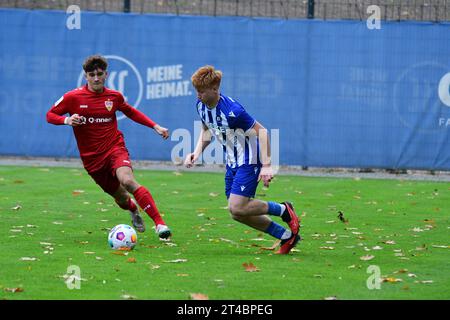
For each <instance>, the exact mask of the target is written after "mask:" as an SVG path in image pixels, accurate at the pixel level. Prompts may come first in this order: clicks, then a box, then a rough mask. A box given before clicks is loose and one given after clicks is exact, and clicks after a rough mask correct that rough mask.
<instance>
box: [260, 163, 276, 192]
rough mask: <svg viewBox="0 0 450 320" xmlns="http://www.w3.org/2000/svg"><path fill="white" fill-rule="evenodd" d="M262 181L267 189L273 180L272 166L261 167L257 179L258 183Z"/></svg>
mask: <svg viewBox="0 0 450 320" xmlns="http://www.w3.org/2000/svg"><path fill="white" fill-rule="evenodd" d="M261 179H262V181H263V183H264V187H266V188H267V187H269V183H270V182H271V181H272V179H273V170H272V166H270V165H269V166H263V167H262V168H261V171H260V173H259V177H258V181H260V180H261Z"/></svg>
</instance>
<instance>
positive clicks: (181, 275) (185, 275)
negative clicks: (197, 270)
mask: <svg viewBox="0 0 450 320" xmlns="http://www.w3.org/2000/svg"><path fill="white" fill-rule="evenodd" d="M177 277H189V275H188V274H187V273H177Z"/></svg>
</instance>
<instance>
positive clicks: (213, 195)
mask: <svg viewBox="0 0 450 320" xmlns="http://www.w3.org/2000/svg"><path fill="white" fill-rule="evenodd" d="M209 195H210V196H211V197H217V196H218V195H219V194H218V193H217V192H210V193H209Z"/></svg>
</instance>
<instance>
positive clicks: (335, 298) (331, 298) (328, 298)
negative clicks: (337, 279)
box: [323, 296, 338, 300]
mask: <svg viewBox="0 0 450 320" xmlns="http://www.w3.org/2000/svg"><path fill="white" fill-rule="evenodd" d="M337 299H338V298H337V297H336V296H332V297H325V298H323V300H337Z"/></svg>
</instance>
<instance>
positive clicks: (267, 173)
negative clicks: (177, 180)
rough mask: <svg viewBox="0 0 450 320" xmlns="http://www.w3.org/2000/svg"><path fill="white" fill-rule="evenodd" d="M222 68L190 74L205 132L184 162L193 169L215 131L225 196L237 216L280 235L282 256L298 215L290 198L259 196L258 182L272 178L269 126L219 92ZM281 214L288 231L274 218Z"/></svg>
mask: <svg viewBox="0 0 450 320" xmlns="http://www.w3.org/2000/svg"><path fill="white" fill-rule="evenodd" d="M221 80H222V72H221V71H219V70H216V69H215V68H214V67H213V66H203V67H201V68H199V69H198V70H197V71H195V73H194V74H193V75H192V77H191V81H192V84H193V86H194V88H195V90H196V91H197V97H198V100H197V105H196V109H197V112H198V114H199V116H200V118H201V120H202V130H201V133H200V137H199V139H198V142H197V145H196V147H195V150H194V152H193V153H190V154H188V155H187V157H186V159H185V161H184V164H185V166H186V167H188V168H190V167H192V166H193V165H194V163H195V162H196V161H197V159H198V158H199V157H200V155H201V154H202V152H203V150H204V149H205V148H206V147H207V146H208V145H209V144H210V142H211V134H214V136H215V137H216V139H217V140H218V141H219V142H220V143H221V144H222V146H223V150H224V152H225V154H226V161H227V165H226V174H225V194H226V196H227V199H228V208H229V210H230V213H231V216H232V218H233V219H234V220H236V221H239V222H241V223H243V224H246V225H248V226H250V227H252V228H254V229H257V230H260V231H263V232H265V233H268V234H270V235H271V236H273V237H275V238H277V239H280V240H281V242H280V248H279V250H278V251H277V253H279V254H288V253H289V251H291V249H292V248H294V247H295V245H296V244H297V242H298V241H299V240H301V237H300V234H299V228H300V223H299V218H298V216H297V214H296V213H295V210H294V207H293V206H292V204H291V203H290V202H287V201H286V202H282V203H277V202H273V201H269V202H266V201H261V200H258V199H255V198H254V197H255V193H256V188H257V186H258V182H259V181H260V180H263V182H264V185H265V186H266V187H268V186H269V183H270V181H271V180H272V178H273V170H272V166H271V159H270V152H269V151H270V143H269V137H268V134H267V130H266V129H265V128H264V127H263V126H262V125H261V124H260V123H259V122H258V121H256V120H255V119H254V118H252V117H251V116H250V115H249V114H248V113H247V112H246V111H245V109H244V108H243V107H242V106H241V105H240V104H239V103H238V102H237V101H235V100H233V99H232V98H230V97H227V96H225V95H223V94H221V93H220V92H219V88H220V82H221ZM270 216H279V217H280V218H281V219H282V220H283V221H284V222H286V223H287V224H288V225H289V229H287V228H285V227H283V226H282V225H280V224H278V223H277V222H275V221H273V220H272V219H271V218H270Z"/></svg>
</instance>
